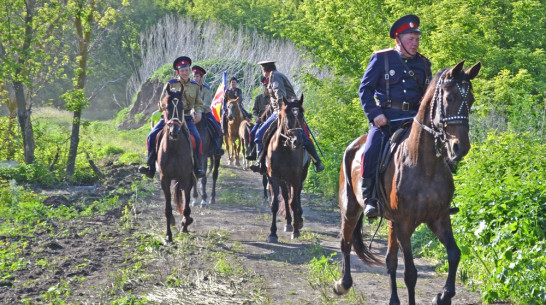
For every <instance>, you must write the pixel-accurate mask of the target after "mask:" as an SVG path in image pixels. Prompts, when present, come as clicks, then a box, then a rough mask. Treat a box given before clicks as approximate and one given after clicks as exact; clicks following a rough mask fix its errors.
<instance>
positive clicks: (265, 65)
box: [258, 60, 276, 71]
mask: <svg viewBox="0 0 546 305" xmlns="http://www.w3.org/2000/svg"><path fill="white" fill-rule="evenodd" d="M258 65H260V66H262V69H264V70H266V71H272V70H276V67H275V62H274V61H272V60H262V61H260V62H258Z"/></svg>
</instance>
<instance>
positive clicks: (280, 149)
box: [266, 95, 309, 243]
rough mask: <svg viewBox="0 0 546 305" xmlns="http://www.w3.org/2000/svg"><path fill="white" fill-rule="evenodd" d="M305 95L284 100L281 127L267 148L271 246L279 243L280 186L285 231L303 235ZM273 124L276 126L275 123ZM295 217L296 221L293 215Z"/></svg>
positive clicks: (294, 235) (295, 236)
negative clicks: (295, 98) (302, 195)
mask: <svg viewBox="0 0 546 305" xmlns="http://www.w3.org/2000/svg"><path fill="white" fill-rule="evenodd" d="M302 105H303V95H302V96H301V98H300V100H296V101H293V102H288V101H286V100H285V101H284V103H283V105H282V107H281V111H280V112H279V117H278V122H279V125H278V128H277V130H276V132H275V133H274V134H273V136H272V137H271V139H270V141H269V145H268V146H267V157H266V160H267V164H268V166H267V176H268V180H269V190H270V193H271V215H272V218H273V219H272V221H271V233H270V234H269V237H268V239H267V241H268V242H270V243H276V242H278V237H277V212H278V210H279V187H280V189H281V192H282V196H283V198H284V203H285V219H286V224H285V228H284V230H285V232H290V231H292V238H293V239H294V238H297V237H299V236H300V230H301V228H302V227H303V217H302V214H303V210H302V208H301V201H300V193H301V190H302V188H303V181H305V178H306V177H307V169H308V168H309V159H308V158H306V157H305V156H306V154H305V148H304V146H303V133H304V130H303V106H302ZM273 124H276V122H274V123H273ZM291 214H293V217H294V218H293V219H294V220H293V221H292V215H291Z"/></svg>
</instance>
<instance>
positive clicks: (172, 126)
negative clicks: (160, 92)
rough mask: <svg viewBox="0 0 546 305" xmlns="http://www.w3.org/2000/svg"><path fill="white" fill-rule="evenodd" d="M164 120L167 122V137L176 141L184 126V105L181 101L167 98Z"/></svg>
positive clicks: (170, 97) (175, 98)
mask: <svg viewBox="0 0 546 305" xmlns="http://www.w3.org/2000/svg"><path fill="white" fill-rule="evenodd" d="M164 119H165V122H167V126H168V130H169V137H171V138H173V139H177V138H178V134H180V130H182V125H183V124H184V103H183V102H182V100H180V99H179V98H177V97H172V96H169V97H168V100H167V108H166V111H165V113H164Z"/></svg>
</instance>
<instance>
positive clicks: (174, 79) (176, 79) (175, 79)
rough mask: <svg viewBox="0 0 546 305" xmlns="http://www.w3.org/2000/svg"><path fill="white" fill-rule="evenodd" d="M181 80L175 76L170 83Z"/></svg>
mask: <svg viewBox="0 0 546 305" xmlns="http://www.w3.org/2000/svg"><path fill="white" fill-rule="evenodd" d="M179 81H180V80H179V79H178V78H173V79H171V80H170V81H169V84H172V83H176V82H179Z"/></svg>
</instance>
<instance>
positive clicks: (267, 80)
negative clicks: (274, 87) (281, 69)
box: [262, 76, 269, 86]
mask: <svg viewBox="0 0 546 305" xmlns="http://www.w3.org/2000/svg"><path fill="white" fill-rule="evenodd" d="M262 84H263V85H264V86H265V85H267V84H269V79H267V77H265V76H262Z"/></svg>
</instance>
